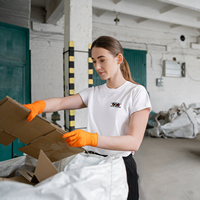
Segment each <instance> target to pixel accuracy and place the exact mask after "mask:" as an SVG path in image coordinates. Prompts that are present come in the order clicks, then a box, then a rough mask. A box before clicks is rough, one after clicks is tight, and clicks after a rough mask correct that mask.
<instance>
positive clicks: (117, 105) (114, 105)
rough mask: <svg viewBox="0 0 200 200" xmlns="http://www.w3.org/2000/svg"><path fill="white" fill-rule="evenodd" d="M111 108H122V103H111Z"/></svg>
mask: <svg viewBox="0 0 200 200" xmlns="http://www.w3.org/2000/svg"><path fill="white" fill-rule="evenodd" d="M110 107H115V108H121V103H117V102H111V105H110Z"/></svg>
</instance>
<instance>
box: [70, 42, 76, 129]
mask: <svg viewBox="0 0 200 200" xmlns="http://www.w3.org/2000/svg"><path fill="white" fill-rule="evenodd" d="M74 94H75V88H74V42H73V41H69V96H70V95H74ZM74 129H75V110H70V111H69V131H72V130H74Z"/></svg>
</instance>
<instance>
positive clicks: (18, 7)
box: [0, 0, 31, 28]
mask: <svg viewBox="0 0 200 200" xmlns="http://www.w3.org/2000/svg"><path fill="white" fill-rule="evenodd" d="M13 3H14V4H13ZM30 13H31V0H15V1H13V2H11V1H3V0H1V1H0V22H4V23H7V24H12V25H16V26H21V27H25V28H29V27H30Z"/></svg>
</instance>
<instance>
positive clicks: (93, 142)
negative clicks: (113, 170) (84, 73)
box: [24, 36, 151, 200]
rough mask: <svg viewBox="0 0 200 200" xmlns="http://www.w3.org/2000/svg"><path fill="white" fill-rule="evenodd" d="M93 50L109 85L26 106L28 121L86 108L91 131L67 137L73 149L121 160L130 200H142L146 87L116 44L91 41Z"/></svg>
mask: <svg viewBox="0 0 200 200" xmlns="http://www.w3.org/2000/svg"><path fill="white" fill-rule="evenodd" d="M91 52H92V60H93V64H94V68H95V70H96V71H97V73H98V74H99V76H100V77H101V79H102V80H106V84H103V85H100V86H96V87H92V88H87V89H85V90H83V91H81V92H80V93H78V94H75V95H73V96H68V97H63V98H51V99H46V100H40V101H36V102H34V103H33V104H27V105H24V106H25V107H27V108H29V109H30V110H31V112H30V114H29V116H28V118H27V120H28V121H30V120H32V119H33V118H34V117H35V116H36V115H37V114H39V113H42V112H54V111H58V110H70V109H81V108H85V107H87V108H88V126H87V131H83V130H80V129H77V130H74V131H72V132H69V133H66V134H64V135H63V138H65V141H66V142H67V144H68V145H69V146H71V147H84V148H85V149H86V150H87V152H89V153H95V154H98V155H102V156H107V155H116V154H118V155H120V156H122V157H123V159H124V163H125V166H126V171H127V181H128V185H129V194H128V200H136V199H139V193H138V174H137V169H136V163H135V161H134V159H133V154H134V152H136V151H137V150H138V149H139V147H140V144H141V142H142V139H143V136H144V132H145V128H146V124H147V121H148V116H149V113H150V109H151V103H150V100H149V96H148V94H147V92H146V89H145V88H144V87H143V86H141V85H139V84H137V83H135V82H134V81H133V80H132V78H131V74H130V69H129V66H128V63H127V62H126V60H125V58H124V57H123V49H122V46H121V44H120V43H119V41H118V40H116V39H115V38H112V37H109V36H101V37H99V38H98V39H96V40H95V41H94V42H93V43H92V47H91Z"/></svg>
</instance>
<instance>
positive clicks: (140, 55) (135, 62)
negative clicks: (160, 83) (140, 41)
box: [124, 49, 146, 88]
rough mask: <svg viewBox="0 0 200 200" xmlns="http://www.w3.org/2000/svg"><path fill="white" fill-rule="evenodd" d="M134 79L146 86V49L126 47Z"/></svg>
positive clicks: (125, 52)
mask: <svg viewBox="0 0 200 200" xmlns="http://www.w3.org/2000/svg"><path fill="white" fill-rule="evenodd" d="M124 57H125V58H126V60H127V62H128V64H129V68H130V71H131V76H132V78H133V80H134V81H135V82H137V83H139V84H141V85H143V86H144V87H145V88H146V51H140V50H132V49H124Z"/></svg>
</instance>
